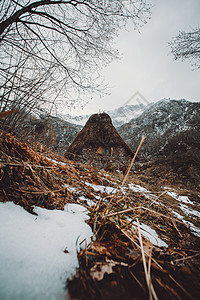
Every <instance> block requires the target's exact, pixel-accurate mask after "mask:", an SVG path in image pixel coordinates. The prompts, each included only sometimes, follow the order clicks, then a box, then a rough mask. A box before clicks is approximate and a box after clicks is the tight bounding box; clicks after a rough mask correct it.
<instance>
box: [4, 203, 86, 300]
mask: <svg viewBox="0 0 200 300" xmlns="http://www.w3.org/2000/svg"><path fill="white" fill-rule="evenodd" d="M34 211H35V212H36V213H37V214H38V216H35V215H32V214H29V213H28V212H27V211H25V210H24V209H23V208H22V207H20V206H17V205H15V204H14V203H12V202H7V203H0V228H1V230H0V249H1V251H0V266H1V268H0V299H3V300H17V299H18V300H27V299H28V300H33V299H34V300H35V299H40V300H47V299H48V300H55V299H56V300H64V299H66V291H65V286H66V280H67V278H69V277H71V276H72V275H73V274H75V269H76V267H78V261H77V250H79V249H80V247H81V245H80V244H81V242H82V241H83V240H84V239H86V241H87V243H89V242H90V237H91V236H92V230H91V228H90V227H89V225H87V224H86V223H85V220H86V219H87V218H88V216H87V213H86V209H85V208H84V207H82V206H81V205H77V204H67V205H66V206H65V209H64V211H60V210H47V209H44V208H40V207H37V208H35V209H34ZM84 245H85V243H82V246H84ZM65 249H66V250H67V251H66V252H68V253H64V250H65Z"/></svg>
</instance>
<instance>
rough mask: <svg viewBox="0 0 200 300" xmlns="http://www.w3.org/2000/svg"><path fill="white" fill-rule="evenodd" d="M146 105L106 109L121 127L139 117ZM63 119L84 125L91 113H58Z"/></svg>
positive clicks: (116, 124) (114, 122)
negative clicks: (74, 114)
mask: <svg viewBox="0 0 200 300" xmlns="http://www.w3.org/2000/svg"><path fill="white" fill-rule="evenodd" d="M145 108H146V105H144V104H138V105H125V106H121V107H119V108H116V109H113V110H109V111H105V112H106V113H108V114H109V116H110V117H111V119H112V122H113V125H114V126H115V127H119V126H121V125H122V124H124V123H127V122H129V121H130V120H131V119H133V118H136V117H138V116H139V115H141V114H142V113H143V111H144V110H145ZM58 116H59V117H60V118H61V119H63V120H65V121H67V122H70V123H73V124H76V125H81V126H84V125H85V123H86V122H87V120H88V119H89V117H90V115H80V116H72V115H69V114H66V115H58Z"/></svg>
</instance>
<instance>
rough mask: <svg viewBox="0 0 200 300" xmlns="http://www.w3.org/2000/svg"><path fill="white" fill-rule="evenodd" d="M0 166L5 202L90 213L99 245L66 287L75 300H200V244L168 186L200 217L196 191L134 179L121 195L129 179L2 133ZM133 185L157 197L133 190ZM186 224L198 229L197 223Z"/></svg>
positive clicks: (137, 175)
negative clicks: (152, 238)
mask: <svg viewBox="0 0 200 300" xmlns="http://www.w3.org/2000/svg"><path fill="white" fill-rule="evenodd" d="M0 159H1V161H0V201H1V202H5V201H13V202H14V203H16V204H18V205H21V206H23V207H24V208H25V209H26V210H28V211H29V212H33V207H34V206H35V205H37V206H41V207H45V208H48V209H63V208H64V205H65V204H66V203H69V202H73V203H79V204H82V205H84V206H85V207H86V208H87V209H88V210H89V215H90V220H89V221H88V222H89V224H90V226H91V227H92V229H93V232H94V237H95V238H93V241H92V242H91V243H90V245H87V247H86V249H85V250H82V251H81V252H80V253H79V254H78V257H79V265H80V268H79V270H77V274H76V276H75V277H74V278H73V279H72V280H70V281H69V282H68V284H67V287H68V291H69V298H70V299H122V298H124V299H148V298H150V299H198V297H199V294H200V285H199V280H198V279H199V275H200V264H199V254H200V252H199V238H198V237H196V236H194V235H193V233H192V231H191V230H190V228H189V227H188V226H186V225H185V223H183V222H182V221H181V220H180V219H177V218H176V217H175V215H174V214H173V211H176V212H177V213H179V214H183V212H181V210H180V207H179V203H178V202H177V201H175V199H173V198H172V197H170V196H169V195H168V194H167V193H166V192H165V190H164V189H163V186H164V185H165V186H166V185H167V187H168V188H170V189H171V190H173V191H174V190H175V191H176V192H177V193H178V194H179V195H181V194H182V195H185V196H188V197H189V199H190V200H193V202H194V207H193V208H195V209H196V210H199V191H198V189H197V188H196V189H188V188H187V189H183V186H180V185H175V184H174V183H173V182H171V180H170V178H168V177H167V178H164V177H162V174H161V175H160V178H157V177H155V178H154V176H153V175H152V174H150V173H149V174H148V173H146V174H145V172H132V173H130V174H129V176H128V178H127V181H126V182H125V183H124V187H123V188H124V189H121V186H122V180H123V175H122V174H119V173H116V174H115V173H112V174H110V175H109V174H108V173H105V172H104V171H99V170H97V169H95V168H93V167H91V166H90V164H85V165H84V164H81V163H78V162H73V161H69V160H67V159H65V158H63V157H59V156H57V155H55V154H54V153H53V152H50V151H48V150H47V149H45V148H44V147H43V146H42V145H40V144H35V145H32V146H30V145H29V144H27V143H23V142H20V141H19V140H17V139H16V138H15V137H14V136H13V135H12V134H8V133H5V132H4V131H0ZM52 159H53V161H52ZM86 183H87V184H86ZM131 183H132V184H138V185H141V186H143V187H145V188H146V189H147V190H148V191H149V193H150V194H153V195H154V197H148V195H149V194H148V195H147V194H145V193H142V192H141V191H138V192H135V191H133V190H131V189H128V184H131ZM88 184H89V185H88ZM98 185H101V186H110V187H113V188H115V193H108V192H106V191H104V192H100V191H98V189H95V188H94V187H95V186H97V187H98ZM72 187H73V188H74V189H71V188H72ZM80 196H84V198H85V199H84V198H82V199H84V200H81V199H80ZM87 200H88V201H87ZM89 200H92V203H89ZM89 204H92V205H89ZM172 210H173V211H172ZM187 217H188V221H190V222H191V221H192V222H193V224H194V225H195V226H198V225H199V223H198V219H197V218H193V217H192V216H187ZM137 220H138V225H135V226H134V227H133V226H132V225H133V224H132V223H133V222H134V221H137ZM141 223H143V224H146V225H149V226H150V227H151V228H152V229H155V230H156V231H157V234H158V236H159V237H160V238H161V239H162V240H163V241H165V242H166V243H167V244H168V247H167V248H163V247H158V246H154V245H153V244H151V243H150V242H149V240H147V239H145V238H144V237H141V236H140V230H141V229H140V226H141Z"/></svg>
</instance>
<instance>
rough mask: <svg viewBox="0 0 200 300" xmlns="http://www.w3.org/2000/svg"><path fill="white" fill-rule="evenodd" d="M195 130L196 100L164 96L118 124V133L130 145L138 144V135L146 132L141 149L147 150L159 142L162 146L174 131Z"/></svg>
mask: <svg viewBox="0 0 200 300" xmlns="http://www.w3.org/2000/svg"><path fill="white" fill-rule="evenodd" d="M199 130H200V103H199V102H197V103H192V102H189V101H186V100H167V99H164V100H161V101H158V102H157V103H154V104H151V105H150V106H148V107H147V108H146V110H145V111H144V112H143V113H142V114H141V115H140V116H139V117H137V118H134V119H132V120H131V121H130V122H128V123H126V124H124V125H122V126H121V127H119V128H118V131H119V133H120V135H121V136H122V137H123V138H124V140H125V141H126V142H127V143H128V144H129V146H130V147H132V148H135V147H136V146H137V145H138V143H139V141H140V139H141V137H142V135H144V136H146V144H145V145H146V147H145V149H146V150H148V154H150V153H151V151H152V149H153V148H158V144H159V143H160V144H161V145H162V147H164V145H165V144H166V143H167V142H168V140H169V139H170V138H172V137H174V136H176V135H177V134H180V133H185V134H186V133H187V132H191V131H192V132H196V133H198V132H199ZM154 146H155V147H154ZM152 147H153V148H152ZM157 150H158V149H157ZM159 150H161V149H159Z"/></svg>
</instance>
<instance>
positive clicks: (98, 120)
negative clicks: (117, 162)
mask: <svg viewBox="0 0 200 300" xmlns="http://www.w3.org/2000/svg"><path fill="white" fill-rule="evenodd" d="M101 146H102V147H124V149H125V150H126V152H127V154H129V155H131V156H133V155H134V152H133V151H132V150H131V148H130V147H129V146H128V145H127V144H126V143H125V142H124V140H123V139H122V137H121V136H120V135H119V133H118V132H117V130H116V129H115V127H114V126H113V124H112V120H111V118H110V116H109V115H108V114H106V113H101V114H94V115H92V116H91V117H90V118H89V119H88V121H87V123H86V124H85V126H84V127H83V129H82V130H81V131H80V132H79V133H78V135H77V136H76V138H75V139H74V141H73V142H72V144H71V145H70V146H69V148H68V149H67V153H73V154H79V153H80V152H81V150H82V149H83V148H88V147H92V148H94V149H97V148H98V147H101ZM67 153H66V154H67Z"/></svg>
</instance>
